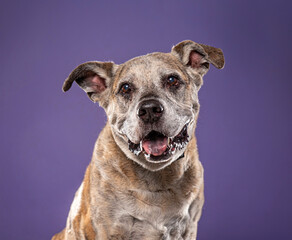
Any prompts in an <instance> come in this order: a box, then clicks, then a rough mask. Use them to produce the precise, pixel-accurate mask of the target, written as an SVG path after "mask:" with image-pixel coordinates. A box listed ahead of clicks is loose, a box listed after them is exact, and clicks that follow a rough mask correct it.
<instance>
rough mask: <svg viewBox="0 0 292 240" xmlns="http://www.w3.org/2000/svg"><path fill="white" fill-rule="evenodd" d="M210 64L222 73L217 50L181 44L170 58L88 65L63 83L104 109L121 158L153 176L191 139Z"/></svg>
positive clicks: (150, 56) (159, 55) (158, 55)
mask: <svg viewBox="0 0 292 240" xmlns="http://www.w3.org/2000/svg"><path fill="white" fill-rule="evenodd" d="M209 63H211V64H213V65H214V66H215V67H216V68H219V69H221V68H223V66H224V57H223V53H222V51H221V50H220V49H218V48H214V47H210V46H207V45H203V44H197V43H195V42H192V41H183V42H181V43H179V44H177V45H176V46H174V47H173V48H172V50H171V52H170V53H151V54H148V55H145V56H140V57H137V58H133V59H131V60H129V61H127V62H125V63H124V64H121V65H116V64H114V63H112V62H86V63H83V64H81V65H79V66H78V67H77V68H76V69H74V70H73V72H72V73H71V74H70V75H69V77H68V78H67V79H66V80H65V82H64V85H63V90H64V91H67V90H69V89H70V87H71V85H72V83H73V82H74V81H76V82H77V84H78V85H79V86H80V87H81V88H82V89H83V90H84V91H85V92H86V93H87V95H88V96H89V98H90V99H91V100H92V101H93V102H99V104H100V105H101V106H102V107H103V108H104V109H105V111H106V113H107V116H108V121H109V124H110V126H111V130H112V133H113V136H114V139H115V141H116V142H117V144H118V145H119V147H120V148H121V149H122V150H123V152H124V153H125V155H126V156H127V157H128V158H130V159H132V160H134V161H136V162H137V163H139V164H141V165H142V166H143V167H145V168H147V169H149V170H152V171H157V170H159V169H162V168H164V167H166V166H167V165H169V164H171V163H172V162H173V161H175V160H176V159H178V158H180V156H182V155H183V153H184V151H185V148H186V146H187V144H188V142H189V141H190V139H191V138H192V137H193V135H194V129H195V126H196V120H197V116H198V112H199V101H198V91H199V89H200V87H201V86H202V84H203V80H202V77H203V76H204V75H205V74H206V73H207V71H208V69H209Z"/></svg>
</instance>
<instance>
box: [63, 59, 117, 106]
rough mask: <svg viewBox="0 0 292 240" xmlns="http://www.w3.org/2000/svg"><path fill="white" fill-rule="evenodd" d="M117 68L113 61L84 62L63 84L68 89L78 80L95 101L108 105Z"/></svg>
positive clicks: (64, 88)
mask: <svg viewBox="0 0 292 240" xmlns="http://www.w3.org/2000/svg"><path fill="white" fill-rule="evenodd" d="M116 68H117V65H115V64H114V63H113V62H86V63H83V64H81V65H79V66H78V67H76V68H75V69H74V70H73V71H72V72H71V73H70V75H69V77H68V78H67V79H66V80H65V82H64V84H63V91H64V92H66V91H68V90H69V89H70V87H71V86H72V84H73V82H74V81H76V83H77V84H78V85H79V86H80V87H81V88H82V89H83V90H84V91H85V92H86V93H87V95H88V97H89V98H90V99H91V100H92V101H93V102H99V104H100V105H101V106H102V107H106V105H107V104H106V103H107V100H108V95H109V92H110V86H111V84H112V81H113V77H114V72H115V69H116Z"/></svg>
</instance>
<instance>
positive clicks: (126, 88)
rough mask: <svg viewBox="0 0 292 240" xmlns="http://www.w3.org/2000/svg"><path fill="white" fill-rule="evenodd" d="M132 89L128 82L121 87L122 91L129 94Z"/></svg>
mask: <svg viewBox="0 0 292 240" xmlns="http://www.w3.org/2000/svg"><path fill="white" fill-rule="evenodd" d="M131 91H132V90H131V87H130V85H129V84H128V83H125V84H123V85H122V86H121V88H120V93H122V94H129V93H130V92H131Z"/></svg>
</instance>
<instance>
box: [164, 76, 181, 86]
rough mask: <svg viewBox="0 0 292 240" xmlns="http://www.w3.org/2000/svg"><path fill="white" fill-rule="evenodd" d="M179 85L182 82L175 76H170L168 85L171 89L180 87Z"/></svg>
mask: <svg viewBox="0 0 292 240" xmlns="http://www.w3.org/2000/svg"><path fill="white" fill-rule="evenodd" d="M179 84H180V82H179V80H178V79H177V78H176V77H175V76H169V77H168V78H167V85H168V86H169V87H178V86H179Z"/></svg>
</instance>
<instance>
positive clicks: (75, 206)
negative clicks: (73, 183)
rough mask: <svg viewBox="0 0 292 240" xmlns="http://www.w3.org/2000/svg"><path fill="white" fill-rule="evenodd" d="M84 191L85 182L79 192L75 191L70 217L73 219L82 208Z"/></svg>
mask: <svg viewBox="0 0 292 240" xmlns="http://www.w3.org/2000/svg"><path fill="white" fill-rule="evenodd" d="M82 191H83V182H82V184H81V185H80V187H79V189H78V190H77V192H76V193H75V197H74V200H73V202H72V205H71V208H70V218H71V219H72V220H73V219H74V218H75V217H76V216H77V214H78V212H79V210H80V206H81V196H82Z"/></svg>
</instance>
